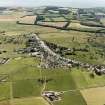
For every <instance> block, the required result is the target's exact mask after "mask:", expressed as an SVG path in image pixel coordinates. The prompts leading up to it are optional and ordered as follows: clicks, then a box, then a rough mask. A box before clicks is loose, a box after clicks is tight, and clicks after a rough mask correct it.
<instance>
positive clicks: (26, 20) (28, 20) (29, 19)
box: [19, 16, 37, 24]
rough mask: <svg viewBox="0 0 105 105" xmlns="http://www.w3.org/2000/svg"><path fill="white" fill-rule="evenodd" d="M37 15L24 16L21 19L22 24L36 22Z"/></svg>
mask: <svg viewBox="0 0 105 105" xmlns="http://www.w3.org/2000/svg"><path fill="white" fill-rule="evenodd" d="M36 17H37V16H24V17H21V18H20V19H19V23H21V24H34V23H35V21H36Z"/></svg>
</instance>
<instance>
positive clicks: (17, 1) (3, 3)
mask: <svg viewBox="0 0 105 105" xmlns="http://www.w3.org/2000/svg"><path fill="white" fill-rule="evenodd" d="M104 4H105V0H94V1H92V0H88V1H84V0H65V1H64V0H58V1H54V0H40V1H39V0H0V7H40V6H62V7H73V8H95V7H105V6H104Z"/></svg>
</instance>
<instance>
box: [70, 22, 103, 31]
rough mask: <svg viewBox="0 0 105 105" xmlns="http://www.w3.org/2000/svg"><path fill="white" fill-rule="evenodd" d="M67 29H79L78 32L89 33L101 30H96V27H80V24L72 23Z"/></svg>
mask: <svg viewBox="0 0 105 105" xmlns="http://www.w3.org/2000/svg"><path fill="white" fill-rule="evenodd" d="M68 28H71V29H80V30H89V31H97V30H100V29H101V28H98V27H89V26H85V25H81V24H80V23H73V22H71V23H70V25H69V26H68Z"/></svg>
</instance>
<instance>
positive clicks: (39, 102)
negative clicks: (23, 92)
mask: <svg viewBox="0 0 105 105" xmlns="http://www.w3.org/2000/svg"><path fill="white" fill-rule="evenodd" d="M13 105H49V104H48V103H47V102H46V101H45V100H44V99H43V98H42V97H30V98H22V99H14V100H13Z"/></svg>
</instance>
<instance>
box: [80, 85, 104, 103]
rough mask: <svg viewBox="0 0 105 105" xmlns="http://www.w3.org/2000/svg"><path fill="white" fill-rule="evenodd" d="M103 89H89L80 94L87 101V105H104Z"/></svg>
mask: <svg viewBox="0 0 105 105" xmlns="http://www.w3.org/2000/svg"><path fill="white" fill-rule="evenodd" d="M104 91H105V87H98V88H91V89H85V90H82V91H81V93H82V95H83V96H84V98H85V100H86V101H87V104H88V105H104V104H105V98H104V97H105V93H104Z"/></svg>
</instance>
